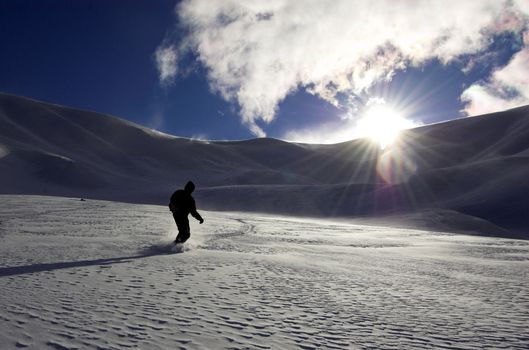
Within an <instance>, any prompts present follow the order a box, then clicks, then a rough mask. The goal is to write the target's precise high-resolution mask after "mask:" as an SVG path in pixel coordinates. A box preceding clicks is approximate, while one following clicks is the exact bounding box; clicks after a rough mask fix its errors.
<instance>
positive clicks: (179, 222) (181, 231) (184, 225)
mask: <svg viewBox="0 0 529 350" xmlns="http://www.w3.org/2000/svg"><path fill="white" fill-rule="evenodd" d="M173 218H174V221H175V222H176V227H178V236H176V240H175V242H176V243H184V242H185V241H187V240H188V239H189V236H191V231H190V229H189V220H188V219H187V215H186V216H182V215H174V214H173Z"/></svg>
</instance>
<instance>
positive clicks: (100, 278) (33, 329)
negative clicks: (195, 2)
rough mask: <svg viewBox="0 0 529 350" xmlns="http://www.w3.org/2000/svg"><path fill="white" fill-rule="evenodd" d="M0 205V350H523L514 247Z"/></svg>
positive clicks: (153, 213) (392, 233) (88, 207)
mask: <svg viewBox="0 0 529 350" xmlns="http://www.w3.org/2000/svg"><path fill="white" fill-rule="evenodd" d="M0 199H1V202H0V242H1V245H0V252H1V255H0V292H1V294H0V327H1V329H2V332H1V333H0V344H1V345H0V347H2V348H4V347H5V348H15V347H20V348H24V347H28V348H35V349H44V348H51V349H85V348H99V349H125V348H140V349H178V348H182V349H219V348H230V349H246V348H252V349H269V348H272V349H289V348H290V349H322V348H334V349H346V348H380V349H391V348H445V349H456V348H457V349H482V348H518V349H527V348H529V334H528V328H527V325H528V324H529V323H528V321H529V316H528V315H529V290H528V289H529V288H528V282H527V281H528V280H529V279H528V274H529V269H528V267H529V244H528V242H526V241H519V240H510V239H499V238H488V237H476V236H463V235H451V234H446V233H438V232H437V233H436V232H427V231H418V230H417V231H414V230H407V229H393V228H384V227H375V226H363V225H356V224H352V223H345V222H336V221H330V220H329V221H322V220H320V221H318V220H309V219H300V218H288V217H278V216H271V215H256V214H247V213H230V212H224V213H223V212H201V213H202V214H203V216H204V218H205V220H206V222H205V223H204V224H203V225H198V223H197V222H196V221H193V219H192V218H191V221H192V223H191V230H192V235H191V239H190V241H189V242H188V243H186V245H185V246H184V249H183V253H180V254H173V252H172V251H171V244H170V241H171V240H172V239H174V236H175V235H176V226H175V225H174V222H173V219H172V217H171V216H170V213H169V212H168V210H167V208H165V207H160V206H150V205H134V204H124V203H116V202H105V201H92V200H87V201H80V200H79V199H69V198H53V197H36V196H8V195H3V196H0Z"/></svg>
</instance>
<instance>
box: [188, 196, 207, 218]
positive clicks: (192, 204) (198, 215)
mask: <svg viewBox="0 0 529 350" xmlns="http://www.w3.org/2000/svg"><path fill="white" fill-rule="evenodd" d="M189 213H190V214H191V215H192V216H193V217H194V218H195V219H197V220H198V221H200V223H203V222H204V219H202V216H200V214H199V213H198V211H197V208H196V205H195V200H194V199H192V200H191V210H190V211H189Z"/></svg>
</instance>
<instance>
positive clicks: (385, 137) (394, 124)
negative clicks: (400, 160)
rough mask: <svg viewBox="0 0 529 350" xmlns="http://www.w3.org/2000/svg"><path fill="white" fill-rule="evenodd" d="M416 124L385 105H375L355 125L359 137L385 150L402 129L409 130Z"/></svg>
mask: <svg viewBox="0 0 529 350" xmlns="http://www.w3.org/2000/svg"><path fill="white" fill-rule="evenodd" d="M414 126H416V124H415V123H414V122H413V121H411V120H408V119H406V118H404V117H403V116H402V114H401V113H400V112H398V111H397V110H395V109H393V108H391V107H389V106H386V105H375V106H372V107H369V108H368V109H367V110H366V111H365V112H364V113H363V115H362V117H361V119H360V120H359V121H358V124H357V132H358V134H359V136H360V137H368V138H370V139H372V140H374V141H376V142H378V144H379V145H380V148H381V149H384V148H386V147H387V146H389V145H391V144H392V143H393V142H395V141H396V140H397V138H398V137H399V134H400V132H401V131H402V130H404V129H409V128H412V127H414Z"/></svg>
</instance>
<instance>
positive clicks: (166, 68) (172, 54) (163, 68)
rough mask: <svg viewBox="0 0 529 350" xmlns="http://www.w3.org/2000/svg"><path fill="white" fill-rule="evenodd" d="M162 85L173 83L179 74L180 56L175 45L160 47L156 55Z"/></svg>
mask: <svg viewBox="0 0 529 350" xmlns="http://www.w3.org/2000/svg"><path fill="white" fill-rule="evenodd" d="M154 58H155V60H156V68H157V69H158V76H159V79H160V83H161V84H162V85H164V86H167V85H170V84H172V83H173V81H174V78H175V76H176V73H177V67H178V54H177V50H176V48H175V46H174V45H169V46H164V45H160V46H159V47H158V48H157V49H156V52H155V53H154Z"/></svg>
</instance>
